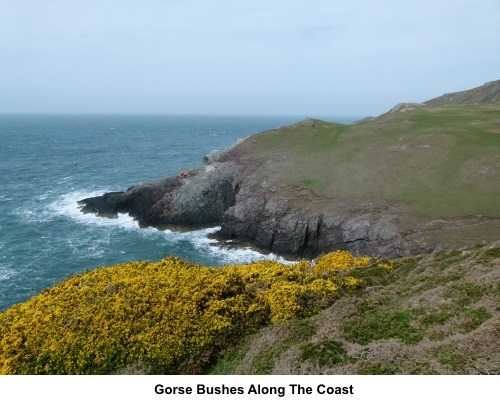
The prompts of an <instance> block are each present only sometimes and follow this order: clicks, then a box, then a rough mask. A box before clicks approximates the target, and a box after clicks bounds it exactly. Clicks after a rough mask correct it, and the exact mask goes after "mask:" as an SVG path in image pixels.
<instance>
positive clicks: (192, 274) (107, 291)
mask: <svg viewBox="0 0 500 405" xmlns="http://www.w3.org/2000/svg"><path fill="white" fill-rule="evenodd" d="M372 263H373V261H371V259H369V258H366V257H358V258H356V257H353V256H352V255H351V254H349V253H348V252H333V253H329V254H326V255H324V256H321V257H320V258H318V260H317V261H316V264H314V265H313V264H311V263H309V262H305V261H302V262H299V263H295V264H283V263H280V262H277V261H272V260H264V261H260V262H256V263H252V264H244V265H227V266H222V267H207V266H202V265H200V264H196V263H189V262H185V261H182V260H180V259H178V258H175V257H168V258H166V259H164V260H161V261H159V262H156V263H150V262H141V261H140V262H133V263H124V264H117V265H114V266H109V267H101V268H98V269H95V270H93V271H86V272H85V273H83V274H79V275H75V276H72V277H70V278H68V279H67V280H65V281H63V282H60V283H59V284H57V285H55V286H54V287H52V288H50V289H46V290H44V291H43V292H42V293H40V294H38V295H37V296H35V297H33V298H31V299H29V300H28V301H26V302H24V303H21V304H17V305H14V306H13V307H11V308H10V309H8V310H6V311H5V312H2V313H0V373H2V374H14V373H20V374H23V373H28V374H103V373H104V374H106V373H113V372H116V371H119V370H120V369H121V368H123V367H126V366H127V365H130V364H134V363H137V362H140V363H141V364H145V365H146V366H147V367H149V370H150V371H151V372H155V373H197V372H200V371H202V370H203V367H205V366H206V365H207V364H209V362H210V361H211V360H212V359H213V358H214V356H215V355H216V354H217V353H218V351H220V349H221V348H222V347H223V346H224V345H228V344H230V343H231V342H235V341H237V339H238V338H240V337H241V336H242V335H244V334H245V333H248V332H251V331H255V330H256V329H258V328H260V327H262V326H265V325H267V324H268V323H270V322H273V321H283V320H289V319H293V318H296V317H301V316H307V315H309V314H311V313H314V312H315V311H317V310H319V309H321V308H324V307H327V306H328V305H331V303H332V302H333V301H334V299H335V297H336V296H337V295H338V293H339V292H340V291H342V290H345V291H347V292H351V291H352V290H354V289H355V288H357V287H359V285H360V281H359V280H358V279H356V278H354V277H351V276H347V275H346V273H348V272H349V271H351V270H353V269H356V268H363V267H366V266H368V265H369V264H372ZM375 264H377V263H375ZM383 266H384V267H386V266H389V264H387V263H384V265H383ZM341 273H342V274H341Z"/></svg>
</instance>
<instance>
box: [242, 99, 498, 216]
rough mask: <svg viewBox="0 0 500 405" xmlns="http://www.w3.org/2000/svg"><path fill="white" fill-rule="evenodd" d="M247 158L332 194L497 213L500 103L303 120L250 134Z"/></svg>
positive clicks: (442, 211)
mask: <svg viewBox="0 0 500 405" xmlns="http://www.w3.org/2000/svg"><path fill="white" fill-rule="evenodd" d="M239 148H241V149H243V150H244V156H245V157H244V159H245V160H248V161H251V160H257V159H258V157H259V158H260V159H261V160H263V159H264V158H268V157H269V158H272V159H269V160H267V162H266V165H265V167H264V168H263V169H262V170H265V171H267V172H269V173H273V174H274V175H275V176H277V177H279V178H280V179H281V180H283V181H284V182H286V183H288V184H292V185H297V186H301V187H305V188H310V189H311V190H313V191H314V192H315V193H318V194H322V195H325V196H327V197H329V198H348V199H352V200H354V201H363V200H365V199H374V200H385V201H387V202H388V203H390V202H391V201H403V202H405V203H407V207H408V210H409V211H413V212H416V213H419V214H422V215H426V216H430V217H453V216H461V215H470V214H477V213H482V214H485V215H500V187H499V186H498V179H500V103H497V104H488V105H474V106H446V107H429V106H426V105H417V104H413V105H405V104H402V105H400V106H399V107H395V108H394V109H393V110H391V111H390V112H388V113H386V114H383V115H381V116H379V117H377V118H373V119H366V120H363V121H360V122H357V123H354V124H352V125H341V124H333V123H327V122H323V121H318V120H305V121H304V122H303V123H302V125H293V126H291V127H285V128H281V129H278V130H276V131H268V132H264V133H261V134H258V135H255V136H253V137H251V138H249V139H247V140H246V141H245V142H244V143H243V144H241V145H239Z"/></svg>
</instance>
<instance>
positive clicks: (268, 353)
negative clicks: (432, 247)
mask: <svg viewBox="0 0 500 405" xmlns="http://www.w3.org/2000/svg"><path fill="white" fill-rule="evenodd" d="M359 276H361V277H363V278H364V279H365V281H366V283H367V288H364V289H362V290H361V291H360V292H359V294H358V295H357V296H354V297H353V296H344V297H341V298H340V299H339V300H338V301H336V302H335V303H334V305H333V306H332V307H331V308H328V309H327V310H324V311H323V312H321V313H320V314H318V315H316V316H314V317H312V318H309V319H303V320H297V321H293V322H288V323H282V324H278V325H274V326H271V327H268V328H266V329H264V330H262V331H260V332H259V333H257V334H255V335H253V336H250V337H249V338H248V339H247V340H246V341H245V342H244V343H243V344H242V345H241V346H239V347H238V348H236V349H234V350H233V351H231V352H228V353H227V355H226V356H225V357H224V358H223V359H222V360H221V361H219V363H218V364H217V365H216V366H215V367H214V369H213V370H212V373H213V374H233V373H234V374H499V373H500V350H499V343H498V342H499V341H500V242H499V243H496V244H493V245H488V246H485V247H476V248H473V249H470V250H468V251H438V252H434V253H433V254H431V255H424V256H417V257H411V258H405V259H401V260H399V261H398V262H397V264H396V267H395V269H394V270H393V271H392V272H388V273H386V274H380V273H379V274H375V273H373V274H359Z"/></svg>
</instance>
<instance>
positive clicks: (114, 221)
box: [28, 190, 289, 263]
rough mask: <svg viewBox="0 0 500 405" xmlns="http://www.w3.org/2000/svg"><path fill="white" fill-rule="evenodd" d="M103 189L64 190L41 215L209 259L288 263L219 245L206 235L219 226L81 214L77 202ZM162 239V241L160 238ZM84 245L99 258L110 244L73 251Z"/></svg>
mask: <svg viewBox="0 0 500 405" xmlns="http://www.w3.org/2000/svg"><path fill="white" fill-rule="evenodd" d="M105 192H106V191H103V190H97V191H96V190H94V191H87V190H80V191H73V192H70V193H67V194H64V195H62V196H60V197H59V198H58V199H56V200H54V201H53V202H51V203H50V204H49V205H48V212H44V213H43V215H42V216H41V217H42V218H44V217H45V218H46V219H47V218H50V217H54V216H62V217H65V218H68V219H70V220H72V221H74V222H76V223H78V224H82V225H85V226H90V227H99V228H109V229H111V228H115V229H117V228H118V229H121V230H125V231H128V232H137V233H139V234H140V235H141V237H142V238H146V239H155V240H157V242H158V238H159V239H160V243H161V244H163V243H165V244H166V245H168V246H169V247H172V248H173V249H174V250H175V247H176V246H178V247H179V253H178V255H183V254H185V253H186V247H187V248H188V250H192V251H194V252H196V253H197V255H202V256H207V257H210V258H211V259H212V260H214V261H217V262H221V263H249V262H255V261H258V260H263V259H272V260H278V261H281V262H285V263H289V261H287V260H285V259H284V258H282V257H280V256H278V255H275V254H272V253H269V254H264V253H260V252H258V251H256V250H253V249H251V248H249V247H245V248H227V247H224V246H220V245H218V244H217V243H215V241H214V239H212V238H210V237H209V235H210V234H213V233H214V232H216V231H218V230H219V229H220V227H212V228H204V229H200V230H195V231H184V232H177V231H172V230H164V231H160V230H157V229H156V228H140V227H139V225H138V223H137V221H135V220H134V219H133V218H132V217H131V216H130V215H128V214H118V217H117V218H106V217H98V216H96V215H94V214H84V213H82V212H81V210H80V208H81V207H80V205H79V204H78V201H80V200H82V199H84V198H88V197H91V196H94V195H102V194H103V193H105ZM30 215H34V213H32V212H28V216H30ZM39 220H41V219H39ZM108 237H109V235H108ZM162 240H163V242H161V241H162ZM83 245H85V246H86V249H87V254H88V255H89V257H94V258H101V257H104V256H105V255H106V249H104V248H103V245H109V241H107V243H106V241H103V240H101V241H100V243H98V244H97V245H95V246H94V247H93V248H92V247H89V243H83V241H80V242H79V243H75V245H74V246H73V248H74V250H75V253H76V250H79V249H81V248H82V246H83Z"/></svg>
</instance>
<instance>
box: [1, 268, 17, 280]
mask: <svg viewBox="0 0 500 405" xmlns="http://www.w3.org/2000/svg"><path fill="white" fill-rule="evenodd" d="M15 275H16V271H15V270H14V269H12V268H11V267H9V266H0V281H3V280H9V279H10V278H12V277H13V276H15Z"/></svg>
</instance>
